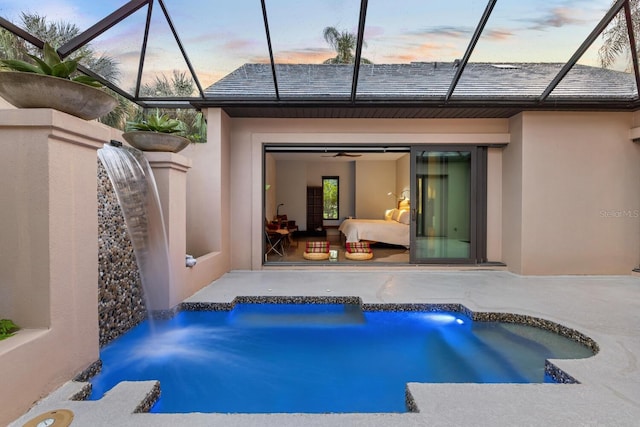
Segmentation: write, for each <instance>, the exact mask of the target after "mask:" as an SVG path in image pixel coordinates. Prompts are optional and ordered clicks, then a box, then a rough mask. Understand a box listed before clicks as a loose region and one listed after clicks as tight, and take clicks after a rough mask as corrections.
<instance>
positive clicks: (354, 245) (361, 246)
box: [344, 242, 373, 261]
mask: <svg viewBox="0 0 640 427" xmlns="http://www.w3.org/2000/svg"><path fill="white" fill-rule="evenodd" d="M346 247H347V252H345V254H344V256H345V258H347V259H352V260H357V261H366V260H369V259H371V258H373V251H372V250H371V246H370V245H369V242H347V245H346Z"/></svg>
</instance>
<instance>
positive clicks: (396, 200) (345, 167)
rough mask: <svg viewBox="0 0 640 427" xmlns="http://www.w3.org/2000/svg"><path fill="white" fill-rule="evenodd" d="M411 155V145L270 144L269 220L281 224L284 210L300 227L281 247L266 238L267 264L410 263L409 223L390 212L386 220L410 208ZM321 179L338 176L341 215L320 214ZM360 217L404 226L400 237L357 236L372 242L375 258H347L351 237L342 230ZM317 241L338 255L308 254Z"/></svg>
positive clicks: (266, 200)
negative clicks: (273, 246) (309, 244)
mask: <svg viewBox="0 0 640 427" xmlns="http://www.w3.org/2000/svg"><path fill="white" fill-rule="evenodd" d="M409 158H410V156H409V150H408V148H407V147H396V148H395V149H394V150H387V149H385V148H380V147H375V146H369V147H348V148H347V149H345V148H344V146H343V147H341V148H340V150H339V151H338V150H337V149H332V148H327V147H312V146H306V147H302V146H300V147H286V148H280V149H278V148H275V149H274V148H273V147H266V149H265V167H264V170H265V192H264V209H265V218H266V220H267V222H269V223H272V224H273V223H274V222H276V223H277V222H278V216H279V215H282V214H285V215H286V216H287V218H288V220H289V221H290V222H295V225H296V228H297V229H296V231H295V232H293V233H291V240H290V241H286V240H285V241H284V245H283V247H282V250H278V251H274V250H271V245H270V243H269V241H265V264H266V265H268V264H272V263H276V264H280V265H282V264H283V263H285V264H289V263H293V264H296V263H306V264H310V263H313V264H319V263H335V262H337V263H340V264H343V263H356V264H359V265H366V264H367V263H368V262H374V263H376V264H379V263H400V264H407V263H409V250H408V247H409V231H408V229H409V226H408V225H405V224H401V223H400V222H398V221H397V219H398V218H397V215H396V218H394V219H393V221H390V219H391V218H390V214H389V217H388V220H387V221H385V213H388V212H389V213H390V212H391V210H397V209H398V207H400V204H401V203H404V204H403V206H404V209H408V207H409V197H408V196H409V189H410V182H409V180H410V175H409ZM323 177H325V178H326V177H337V178H338V179H339V191H338V194H339V200H338V206H339V211H338V215H337V219H323V218H322V210H323V206H322V178H323ZM267 188H268V189H267ZM398 195H400V197H398ZM407 215H408V212H407ZM407 218H408V216H407ZM362 219H368V220H375V221H379V222H382V223H384V222H387V223H391V222H393V223H394V224H395V225H396V228H397V229H398V230H401V231H400V236H401V237H394V236H393V235H392V234H389V233H391V232H389V233H388V234H389V235H388V236H386V237H383V238H382V240H377V241H376V240H373V239H364V238H362V239H358V240H373V241H372V242H371V250H372V253H373V254H374V256H373V258H370V257H369V258H368V257H366V256H363V255H356V256H350V259H347V257H346V256H345V255H346V243H347V239H346V235H345V233H344V232H343V231H342V230H341V229H340V228H341V227H342V225H343V224H348V223H354V222H357V221H359V220H362ZM270 227H273V225H270ZM272 232H273V230H272ZM356 233H357V232H356ZM374 237H376V236H374ZM318 241H328V242H329V243H330V245H331V248H330V249H331V250H332V251H336V252H337V253H336V254H334V255H336V256H335V257H330V258H328V259H318V257H307V258H305V255H304V254H305V247H306V244H307V242H318ZM279 252H280V253H282V255H279Z"/></svg>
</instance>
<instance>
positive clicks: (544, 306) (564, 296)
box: [11, 268, 640, 427]
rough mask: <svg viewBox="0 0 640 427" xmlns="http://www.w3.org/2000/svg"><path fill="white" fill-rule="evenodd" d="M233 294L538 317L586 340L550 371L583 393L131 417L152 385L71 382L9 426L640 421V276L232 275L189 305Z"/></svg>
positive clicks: (526, 392)
mask: <svg viewBox="0 0 640 427" xmlns="http://www.w3.org/2000/svg"><path fill="white" fill-rule="evenodd" d="M236 296H322V297H324V296H358V297H360V298H361V299H362V301H363V302H364V303H461V304H463V305H465V306H466V307H467V308H469V309H471V310H472V311H492V312H505V313H517V314H524V315H529V316H534V317H540V318H544V319H547V320H550V321H553V322H557V323H560V324H562V325H564V326H567V327H569V328H573V329H576V330H578V331H580V332H582V333H583V334H585V335H587V336H589V337H590V338H592V339H594V340H595V341H596V342H597V343H598V345H599V346H600V352H599V353H598V354H597V355H595V356H594V357H591V358H587V359H579V360H556V361H554V363H555V364H556V365H557V366H558V367H560V368H561V369H563V370H564V371H566V372H567V373H569V374H570V375H572V376H573V377H574V378H576V379H577V380H578V381H579V382H580V383H581V384H575V385H558V384H415V383H412V384H410V385H409V389H410V391H411V393H412V395H413V397H414V400H415V402H416V404H417V407H418V410H419V412H418V413H403V414H323V415H319V414H256V415H254V414H235V415H234V414H200V413H198V414H140V413H137V414H134V413H133V411H134V409H135V408H136V407H137V406H138V405H139V404H140V401H141V400H142V399H143V398H144V396H145V395H146V394H147V393H148V392H149V391H150V390H151V388H152V387H153V385H154V382H144V383H121V384H120V385H119V386H118V387H117V388H116V389H114V390H113V391H112V392H110V393H109V394H108V395H107V396H105V397H104V398H103V399H102V400H100V401H94V402H85V401H71V400H68V398H69V396H71V395H73V394H75V393H76V392H78V391H79V390H80V389H81V388H82V384H81V383H73V382H71V383H67V384H66V385H64V386H63V387H61V388H60V389H58V390H57V391H56V392H54V393H52V394H51V395H50V396H49V397H47V398H45V399H44V400H42V401H41V402H39V403H38V404H37V405H36V406H34V407H33V408H32V409H31V410H30V411H29V412H28V413H27V414H25V415H23V416H22V417H21V418H19V419H17V420H15V421H14V423H12V424H11V425H12V426H22V425H23V424H24V423H25V422H27V421H28V420H31V419H33V418H34V417H37V416H38V415H40V414H42V413H45V412H47V411H50V410H55V409H63V408H64V409H69V410H71V411H73V413H74V416H75V417H74V421H73V424H72V425H74V426H75V425H78V426H113V425H118V426H136V427H137V426H212V425H225V426H279V427H282V426H300V425H313V426H329V425H345V426H346V425H348V426H356V425H363V426H364V425H366V426H372V425H376V426H413V425H415V426H418V425H431V426H445V425H446V426H451V425H473V426H502V425H518V426H524V425H531V426H533V425H536V426H537V425H540V426H584V425H589V426H596V425H603V426H604V425H606V426H635V425H637V422H638V420H639V419H640V367H639V366H638V358H639V357H640V340H639V339H638V331H639V330H640V315H639V314H638V307H640V278H638V277H634V276H518V275H514V274H512V273H508V272H504V271H456V272H452V271H425V270H421V269H415V268H398V269H395V270H393V269H391V270H390V269H380V270H373V269H367V270H366V271H354V270H344V271H338V270H322V271H290V270H266V271H261V272H244V271H234V272H230V273H227V274H225V275H224V276H223V277H222V278H220V279H219V280H216V281H215V282H213V283H212V284H211V285H209V286H208V287H206V288H204V289H202V290H201V291H200V292H198V293H196V294H195V295H194V296H192V297H190V298H188V299H187V300H186V301H188V302H231V301H232V300H233V299H234V298H235V297H236Z"/></svg>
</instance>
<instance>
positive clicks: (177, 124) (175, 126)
mask: <svg viewBox="0 0 640 427" xmlns="http://www.w3.org/2000/svg"><path fill="white" fill-rule="evenodd" d="M185 128H186V126H185V124H184V122H182V121H180V120H177V119H172V118H170V117H169V115H167V114H160V111H159V110H156V113H155V114H150V115H146V116H144V118H143V119H142V120H141V121H139V122H127V130H130V131H131V130H141V131H149V132H160V133H183V132H184V131H185Z"/></svg>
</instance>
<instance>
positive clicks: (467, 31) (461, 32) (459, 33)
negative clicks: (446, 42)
mask: <svg viewBox="0 0 640 427" xmlns="http://www.w3.org/2000/svg"><path fill="white" fill-rule="evenodd" d="M410 34H411V35H414V36H436V37H452V38H469V36H471V34H473V29H472V28H469V27H462V26H453V25H441V26H439V27H430V28H425V29H423V30H418V31H414V32H411V33H410Z"/></svg>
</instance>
